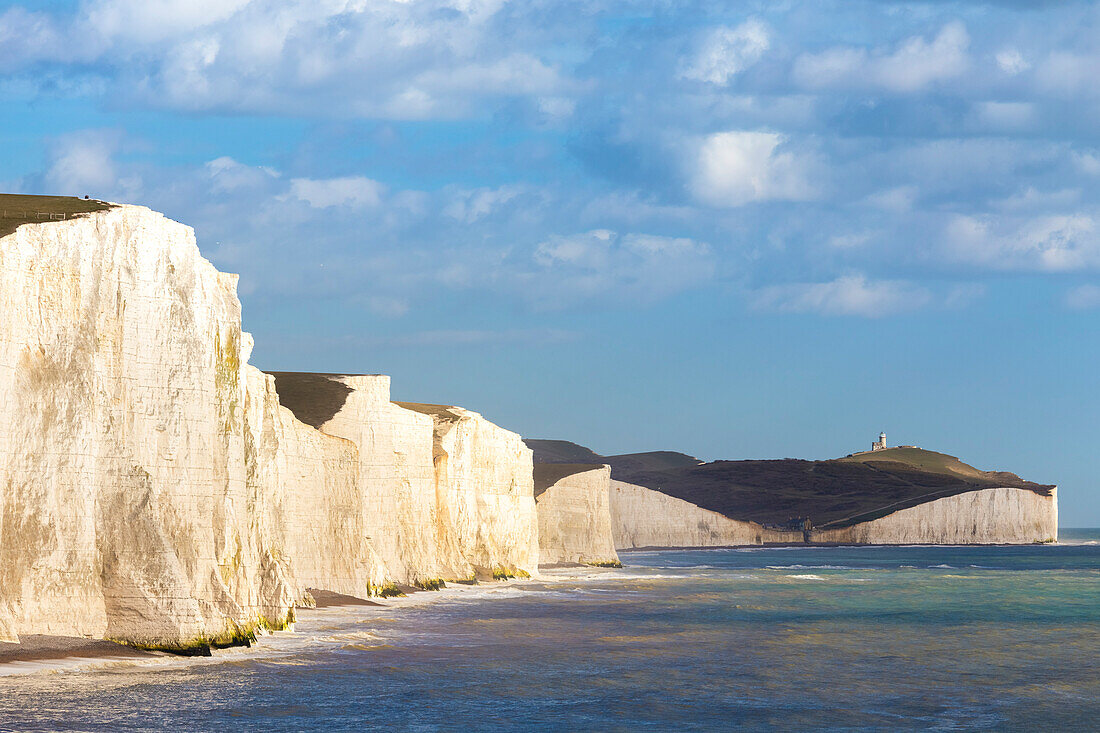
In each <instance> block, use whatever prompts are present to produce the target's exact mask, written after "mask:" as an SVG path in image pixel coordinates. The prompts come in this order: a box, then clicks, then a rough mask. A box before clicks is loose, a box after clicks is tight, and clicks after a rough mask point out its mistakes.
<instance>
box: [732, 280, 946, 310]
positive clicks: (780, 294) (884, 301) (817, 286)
mask: <svg viewBox="0 0 1100 733" xmlns="http://www.w3.org/2000/svg"><path fill="white" fill-rule="evenodd" d="M932 302H933V294H932V292H931V291H930V290H928V289H927V288H925V287H922V286H920V285H915V284H913V283H910V282H906V281H903V280H878V281H873V280H868V279H867V278H866V277H864V276H863V275H844V276H841V277H838V278H837V279H835V280H832V281H829V282H822V283H793V284H789V285H773V286H771V287H765V288H762V289H760V290H758V291H756V292H755V293H754V295H753V303H754V305H755V306H756V307H757V308H761V309H764V310H776V311H781V312H788V313H821V314H824V315H830V316H862V317H865V318H878V317H882V316H887V315H893V314H896V313H901V312H904V311H912V310H918V309H920V308H924V307H926V306H928V305H930V304H931V303H932Z"/></svg>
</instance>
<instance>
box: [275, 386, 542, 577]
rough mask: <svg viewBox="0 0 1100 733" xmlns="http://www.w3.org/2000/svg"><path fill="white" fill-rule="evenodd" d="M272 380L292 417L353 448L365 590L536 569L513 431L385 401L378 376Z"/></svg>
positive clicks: (528, 497) (533, 532)
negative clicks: (373, 563)
mask: <svg viewBox="0 0 1100 733" xmlns="http://www.w3.org/2000/svg"><path fill="white" fill-rule="evenodd" d="M275 379H276V388H277V389H278V390H279V392H280V395H281V396H283V397H284V401H285V402H286V404H288V405H289V406H290V407H291V409H292V410H293V411H294V412H295V414H296V415H298V416H300V417H302V418H303V419H306V420H309V421H310V422H311V423H313V424H315V425H316V426H317V427H318V428H319V429H320V431H321V432H323V433H325V434H327V435H332V436H338V437H341V438H345V439H346V440H347V441H349V442H350V443H351V444H352V445H354V446H355V447H356V448H357V449H358V470H357V472H358V479H357V483H358V489H359V492H360V500H361V502H362V507H363V510H362V522H363V525H362V526H363V533H364V534H365V536H366V537H369V538H370V543H371V545H372V546H373V548H374V549H375V550H376V551H377V555H378V558H379V559H380V561H381V564H382V566H383V567H384V572H383V575H384V576H385V577H384V579H379V577H378V574H377V573H375V574H374V576H373V577H374V579H372V580H371V585H372V586H373V587H378V586H379V585H381V584H383V583H386V582H397V583H402V584H424V583H426V582H428V581H433V580H440V579H442V580H466V579H470V578H473V577H475V576H477V577H482V578H485V577H491V576H492V575H493V574H494V573H495V574H497V575H502V574H503V575H515V574H517V571H520V572H519V573H518V574H525V573H526V574H530V573H534V572H535V571H537V567H538V536H537V532H538V528H537V523H536V518H535V508H534V507H535V505H534V496H533V493H532V478H531V452H530V450H528V449H527V447H526V446H525V445H524V444H523V441H522V440H521V439H520V437H519V436H518V435H517V434H516V433H513V432H511V431H508V430H504V429H503V428H500V427H498V426H496V425H494V424H493V423H491V422H489V421H488V420H486V419H485V418H483V417H482V416H481V415H479V414H478V413H476V412H471V411H469V410H464V409H462V408H460V407H450V406H443V405H427V404H420V403H411V402H409V403H404V402H403V403H394V402H391V401H390V378H389V377H387V376H383V375H335V374H302V373H276V374H275ZM309 587H317V588H325V589H328V590H338V589H335V588H329V587H328V586H323V585H310V586H309ZM338 592H345V593H349V594H351V595H361V594H363V593H365V592H367V591H366V589H365V587H363V588H360V589H359V591H358V592H357V593H355V592H352V591H339V590H338Z"/></svg>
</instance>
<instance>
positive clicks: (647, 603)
mask: <svg viewBox="0 0 1100 733" xmlns="http://www.w3.org/2000/svg"><path fill="white" fill-rule="evenodd" d="M1063 540H1064V541H1065V544H1060V545H1057V546H1028V547H858V548H844V547H839V548H787V549H780V548H765V549H744V550H709V551H691V552H680V551H670V552H652V553H649V552H643V553H627V554H625V555H624V557H623V559H624V561H625V562H626V563H627V567H626V568H624V569H622V570H602V569H599V570H597V569H593V570H588V569H584V570H558V571H553V572H552V573H549V574H548V578H547V579H546V580H544V581H531V582H525V583H518V584H513V585H483V586H478V587H474V588H449V589H447V590H445V591H443V592H441V593H431V594H428V593H422V594H417V595H416V596H414V597H411V598H409V599H404V600H400V601H398V602H397V604H396V605H395V606H394V607H389V608H363V607H360V608H350V609H349V608H342V609H327V610H322V611H314V612H307V613H303V614H302V618H301V620H300V622H299V624H298V630H297V632H296V633H294V634H276V635H273V636H269V637H265V638H264V639H262V641H261V643H259V644H258V645H256V646H255V647H253V648H251V649H237V650H226V651H224V652H222V653H221V654H220V655H218V656H215V657H214V658H211V659H201V660H182V659H170V660H157V661H156V662H154V663H148V662H141V663H140V664H135V663H133V662H109V663H105V662H96V663H91V664H89V663H83V664H81V665H79V666H76V667H72V666H63V665H56V664H55V665H50V668H49V669H48V670H43V669H41V668H39V667H34V668H31V667H23V668H19V669H12V666H11V665H8V667H7V668H5V669H4V670H0V671H2V672H6V673H11V672H13V671H17V672H19V674H15V675H11V676H6V677H2V678H0V727H5V728H7V729H16V730H34V729H49V730H58V729H61V730H130V729H180V730H183V729H185V730H226V729H244V730H304V729H309V728H315V727H324V728H327V729H338V730H361V729H363V728H369V727H372V726H377V727H383V726H385V727H393V728H396V729H399V730H406V729H407V730H419V731H432V730H493V729H497V730H505V729H541V730H729V729H750V730H751V729H782V730H794V729H809V730H820V729H832V730H886V729H890V730H996V731H1004V730H1021V731H1054V730H1061V731H1064V730H1096V729H1097V728H1098V727H1100V544H1098V542H1100V530H1088V531H1081V532H1074V531H1068V532H1064V533H1063ZM1089 543H1091V544H1089Z"/></svg>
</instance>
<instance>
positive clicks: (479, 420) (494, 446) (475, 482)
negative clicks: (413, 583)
mask: <svg viewBox="0 0 1100 733" xmlns="http://www.w3.org/2000/svg"><path fill="white" fill-rule="evenodd" d="M397 404H398V405H399V406H400V407H402V408H406V409H408V410H409V411H412V412H414V413H420V414H424V415H428V416H430V417H431V419H432V422H433V428H434V431H433V442H432V451H433V466H434V474H435V476H434V478H435V482H434V483H435V493H434V498H435V506H434V509H435V515H434V516H435V519H436V521H435V527H436V530H437V542H438V558H439V567H440V568H441V577H443V578H445V579H447V578H459V579H461V578H470V577H473V576H475V575H477V576H481V577H484V576H486V575H488V576H491V575H493V574H496V575H498V576H499V575H516V574H520V575H531V574H535V573H537V572H538V562H539V543H538V521H537V518H536V514H535V498H534V489H533V482H532V463H531V451H530V449H529V448H528V447H527V446H526V445H524V443H523V439H522V438H521V437H520V436H519V435H518V434H516V433H513V432H511V431H510V430H505V429H503V428H501V427H498V426H496V425H494V424H493V423H491V422H489V421H488V420H486V419H485V418H484V417H482V416H481V415H479V414H478V413H476V412H471V411H470V410H465V409H463V408H461V407H452V406H446V405H427V404H421V403H414V402H399V403H397Z"/></svg>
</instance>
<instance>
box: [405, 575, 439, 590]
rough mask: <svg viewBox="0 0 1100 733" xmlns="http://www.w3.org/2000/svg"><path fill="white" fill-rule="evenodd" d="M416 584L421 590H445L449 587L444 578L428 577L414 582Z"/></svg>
mask: <svg viewBox="0 0 1100 733" xmlns="http://www.w3.org/2000/svg"><path fill="white" fill-rule="evenodd" d="M413 585H414V586H416V587H417V588H419V589H420V590H443V589H444V588H446V587H447V583H446V582H445V581H444V580H443V578H427V579H425V580H417V581H416V582H414V583H413Z"/></svg>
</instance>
